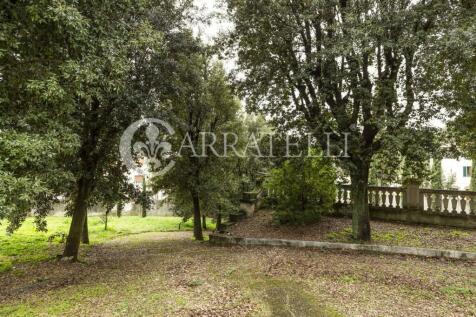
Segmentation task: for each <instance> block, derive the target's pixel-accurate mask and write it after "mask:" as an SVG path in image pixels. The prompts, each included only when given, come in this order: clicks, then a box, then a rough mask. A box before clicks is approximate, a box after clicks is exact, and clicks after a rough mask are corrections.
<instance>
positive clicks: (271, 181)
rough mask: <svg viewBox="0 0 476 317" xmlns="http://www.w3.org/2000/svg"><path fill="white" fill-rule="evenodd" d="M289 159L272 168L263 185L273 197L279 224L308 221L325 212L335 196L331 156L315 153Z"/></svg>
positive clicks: (315, 220) (306, 222)
mask: <svg viewBox="0 0 476 317" xmlns="http://www.w3.org/2000/svg"><path fill="white" fill-rule="evenodd" d="M312 154H313V156H311V157H304V158H294V159H288V160H286V161H284V162H283V164H282V165H281V166H280V167H277V168H274V169H272V170H271V172H270V175H269V177H268V178H267V179H266V182H265V185H264V187H265V188H266V189H268V190H269V191H270V192H272V193H273V196H274V197H275V198H276V202H277V205H276V208H277V211H276V213H275V218H276V220H277V221H278V222H279V223H280V224H287V223H292V224H310V223H315V222H317V221H319V219H320V217H321V215H322V214H325V213H328V212H329V211H330V210H331V209H332V206H333V204H334V201H335V197H336V185H335V178H336V175H335V171H334V168H333V166H332V163H331V161H330V159H326V158H323V157H322V153H321V155H320V156H317V155H316V154H317V151H313V152H312Z"/></svg>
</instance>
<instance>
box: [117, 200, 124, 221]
mask: <svg viewBox="0 0 476 317" xmlns="http://www.w3.org/2000/svg"><path fill="white" fill-rule="evenodd" d="M116 208H117V209H116V216H117V218H121V216H122V208H123V205H122V203H121V202H119V203H118V204H117V207H116Z"/></svg>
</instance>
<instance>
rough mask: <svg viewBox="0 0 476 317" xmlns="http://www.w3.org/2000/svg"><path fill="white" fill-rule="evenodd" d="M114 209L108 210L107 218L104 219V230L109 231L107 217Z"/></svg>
mask: <svg viewBox="0 0 476 317" xmlns="http://www.w3.org/2000/svg"><path fill="white" fill-rule="evenodd" d="M111 210H112V209H107V210H106V219H104V231H107V218H109V213H110V212H111Z"/></svg>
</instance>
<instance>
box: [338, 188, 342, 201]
mask: <svg viewBox="0 0 476 317" xmlns="http://www.w3.org/2000/svg"><path fill="white" fill-rule="evenodd" d="M341 199H342V188H339V189H338V190H337V202H338V203H341V202H342V200H341Z"/></svg>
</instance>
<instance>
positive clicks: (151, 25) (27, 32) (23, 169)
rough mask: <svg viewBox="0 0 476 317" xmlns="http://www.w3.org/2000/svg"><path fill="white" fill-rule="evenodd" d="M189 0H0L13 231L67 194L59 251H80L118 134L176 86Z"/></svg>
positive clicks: (7, 190)
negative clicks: (66, 222)
mask: <svg viewBox="0 0 476 317" xmlns="http://www.w3.org/2000/svg"><path fill="white" fill-rule="evenodd" d="M189 6H190V3H189V2H188V1H185V2H180V3H178V2H177V1H174V0H166V1H160V0H146V1H140V2H130V1H126V0H124V1H123V0H119V1H101V2H97V1H80V2H68V3H64V2H55V1H46V0H45V1H35V2H18V1H15V2H12V1H7V2H6V3H2V9H5V10H2V15H1V19H2V28H1V29H0V32H1V36H0V38H1V39H0V41H1V43H0V45H1V50H0V52H1V53H0V59H1V61H2V63H1V69H0V73H1V78H2V80H0V89H1V93H2V94H1V98H0V103H1V107H2V118H1V127H0V129H1V130H2V139H1V141H0V146H1V147H2V149H5V150H6V153H7V156H6V159H5V160H3V155H2V159H1V162H2V163H1V165H2V172H1V173H0V179H1V181H2V186H1V189H0V205H1V209H0V218H4V217H7V218H8V219H9V221H10V230H14V229H15V228H17V227H18V226H19V224H20V223H21V221H22V220H23V219H24V218H25V217H26V215H27V214H28V212H29V211H30V210H31V208H34V210H36V213H37V215H38V216H39V217H38V219H39V220H38V221H39V225H40V227H44V225H45V224H44V221H42V220H41V219H42V218H44V216H45V215H46V214H47V212H48V211H49V209H50V207H51V203H52V202H53V201H54V199H55V197H57V196H58V195H60V194H63V195H65V196H66V197H68V199H69V200H70V201H71V215H72V221H71V226H70V230H69V234H68V238H67V241H66V245H65V250H64V253H63V254H64V256H71V257H73V258H74V259H76V258H77V255H78V249H79V243H80V240H81V235H82V232H83V231H84V230H85V229H84V228H85V226H86V224H85V221H86V217H87V208H88V206H89V205H90V203H91V201H92V200H93V198H94V197H93V196H94V192H95V189H96V187H97V186H98V184H99V183H100V182H101V178H102V177H104V176H105V175H107V174H108V173H109V171H110V170H111V166H116V163H117V159H118V155H117V146H118V144H119V137H120V135H121V133H122V132H123V131H124V129H125V128H126V127H127V126H128V125H129V124H130V123H132V122H134V121H135V120H137V119H139V118H140V117H141V115H143V114H144V113H147V112H150V110H151V109H152V108H154V104H155V103H156V102H157V100H160V95H161V94H162V93H163V92H164V91H165V90H167V89H169V90H170V89H171V87H167V88H166V87H165V86H166V85H167V82H168V81H167V80H166V78H167V76H171V73H170V72H169V70H170V69H171V67H172V66H173V65H172V64H173V63H172V62H171V61H172V58H173V57H172V55H173V54H171V53H172V52H173V51H174V50H175V49H176V47H177V46H180V47H183V46H186V45H187V43H184V41H183V40H182V39H186V38H185V37H183V36H182V34H184V33H186V32H188V31H185V27H184V21H185V19H186V16H185V15H186V11H187V9H188V7H189ZM4 22H5V23H4ZM172 88H173V87H172ZM3 110H5V111H3ZM148 110H149V111H148ZM12 122H13V124H12ZM3 132H6V133H5V136H4V135H3ZM18 141H21V142H22V143H24V145H25V150H26V151H25V152H24V154H19V151H18V149H19V147H21V144H20V143H18ZM22 150H23V149H22ZM44 153H48V155H44ZM10 159H11V160H10ZM10 185H12V186H10ZM17 191H18V192H17ZM20 193H21V194H20ZM12 194H13V196H12ZM13 197H15V198H13Z"/></svg>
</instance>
